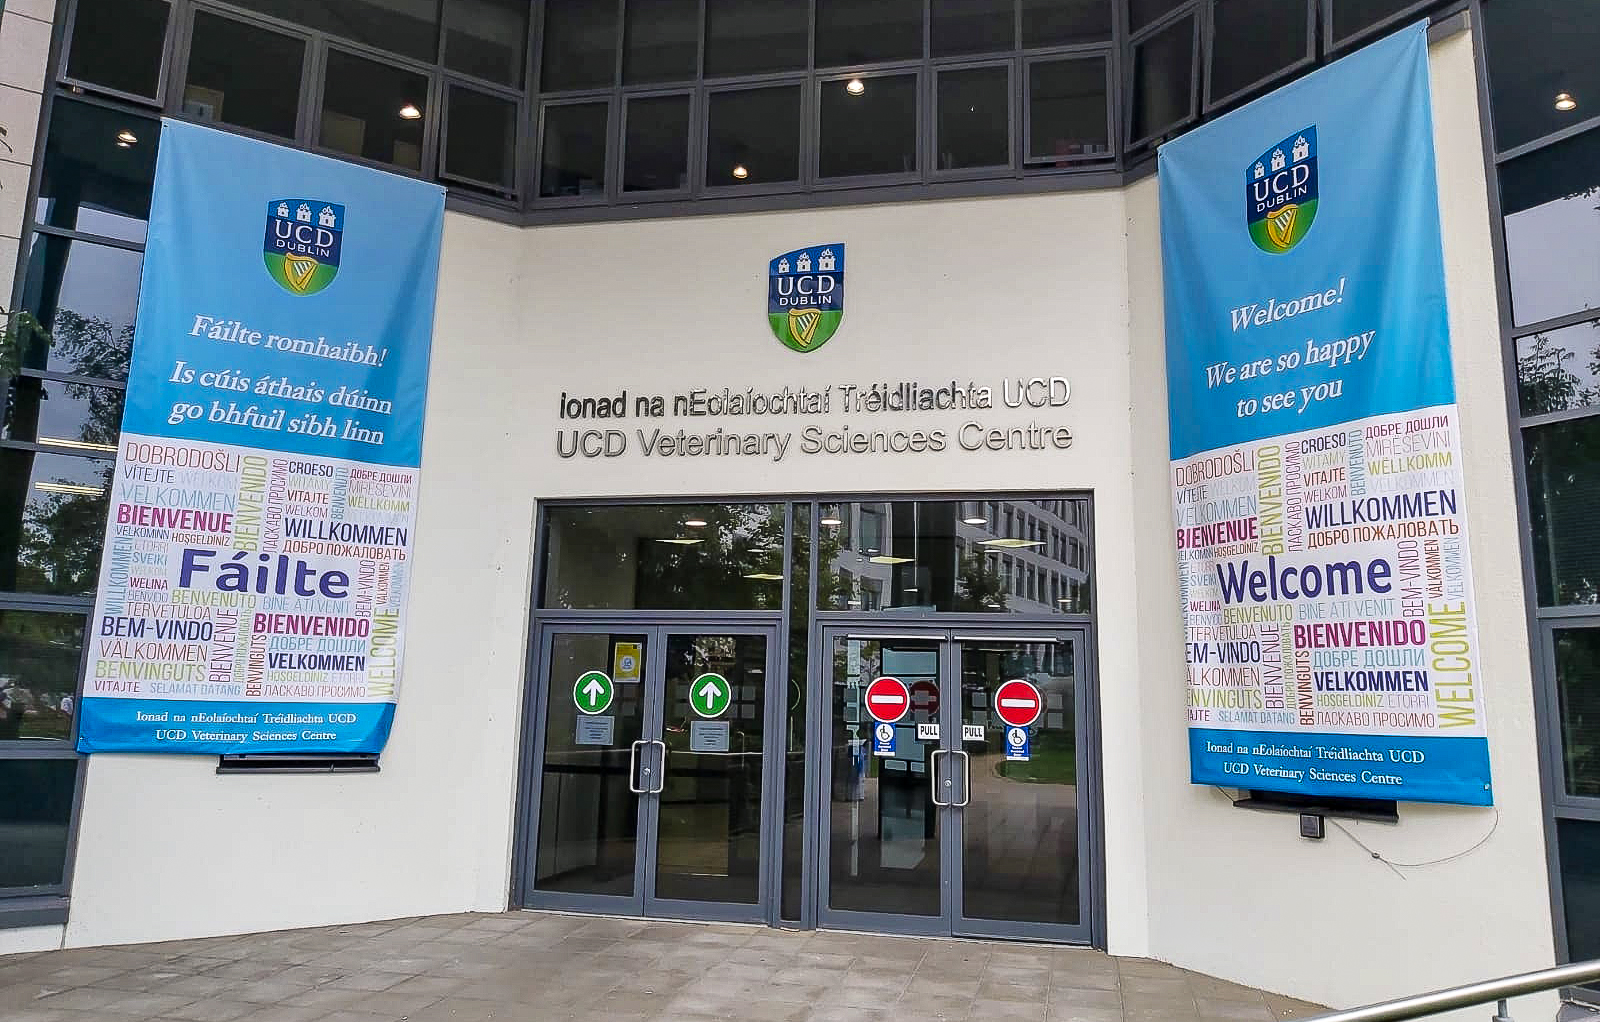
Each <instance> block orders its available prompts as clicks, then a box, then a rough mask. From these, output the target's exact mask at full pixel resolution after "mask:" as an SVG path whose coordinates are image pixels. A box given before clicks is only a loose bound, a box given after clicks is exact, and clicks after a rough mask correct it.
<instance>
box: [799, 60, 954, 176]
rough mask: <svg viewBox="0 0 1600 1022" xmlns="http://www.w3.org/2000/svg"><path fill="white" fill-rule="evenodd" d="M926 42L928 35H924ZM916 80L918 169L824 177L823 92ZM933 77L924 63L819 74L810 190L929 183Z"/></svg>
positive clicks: (814, 86)
mask: <svg viewBox="0 0 1600 1022" xmlns="http://www.w3.org/2000/svg"><path fill="white" fill-rule="evenodd" d="M923 39H924V42H926V39H927V33H926V31H924V33H923ZM908 75H910V76H912V77H913V78H914V80H913V82H912V92H911V94H912V96H914V97H915V101H916V104H917V106H916V110H915V111H913V125H912V130H913V136H912V137H913V138H914V139H915V140H916V147H917V160H916V162H917V165H916V169H914V170H912V171H910V172H909V173H908V172H905V171H901V172H898V173H888V174H851V175H842V176H838V177H823V176H822V150H823V139H822V90H823V89H824V88H826V87H827V86H829V85H832V84H835V83H838V82H848V81H850V80H851V79H854V78H859V79H861V81H862V82H863V83H866V84H868V85H869V87H870V83H871V82H872V80H873V79H877V78H904V77H906V76H908ZM930 77H932V75H931V74H929V73H927V64H926V63H924V62H920V61H918V62H911V61H901V62H898V63H895V64H874V65H871V66H870V70H861V71H829V72H827V73H817V74H813V75H812V79H811V82H812V84H811V95H812V103H811V115H812V120H811V130H810V132H809V134H810V136H811V138H813V139H814V140H815V144H814V145H813V146H812V147H811V153H810V157H811V160H810V165H809V166H808V167H806V171H807V173H808V174H809V176H810V180H811V190H812V191H816V192H830V191H844V190H848V189H853V188H877V187H884V186H894V185H911V184H921V183H924V182H925V181H926V180H927V174H928V131H929V128H928V106H929V103H928V97H927V89H928V85H927V79H928V78H930Z"/></svg>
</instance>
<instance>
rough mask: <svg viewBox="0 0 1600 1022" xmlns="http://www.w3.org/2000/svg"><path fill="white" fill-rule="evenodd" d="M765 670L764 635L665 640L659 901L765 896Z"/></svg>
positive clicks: (747, 901)
mask: <svg viewBox="0 0 1600 1022" xmlns="http://www.w3.org/2000/svg"><path fill="white" fill-rule="evenodd" d="M766 672H767V637H766V636H765V635H673V636H670V637H668V639H667V667H666V687H665V690H664V697H663V707H664V715H663V720H662V734H661V738H662V741H664V742H665V743H666V745H667V760H666V765H665V774H664V781H663V784H662V790H661V795H660V803H661V804H660V809H659V815H658V822H657V825H656V837H657V842H656V889H655V896H656V897H657V898H668V899H677V900H685V901H715V902H726V903H736V904H742V905H754V904H757V902H758V901H759V900H760V892H761V886H760V880H761V781H762V773H761V753H762V749H763V748H764V747H765V742H764V740H765V737H766V736H765V733H764V721H765V719H766V717H765V711H766V684H767V673H766Z"/></svg>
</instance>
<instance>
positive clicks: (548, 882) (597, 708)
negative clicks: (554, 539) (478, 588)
mask: <svg viewBox="0 0 1600 1022" xmlns="http://www.w3.org/2000/svg"><path fill="white" fill-rule="evenodd" d="M776 645H777V643H776V630H775V629H774V628H772V627H769V626H765V625H759V626H748V625H731V626H728V627H713V628H706V629H687V628H674V627H665V626H660V627H649V628H631V629H630V628H626V627H621V626H619V627H610V626H604V625H582V626H571V627H552V628H550V629H548V630H546V631H545V633H544V635H543V641H542V649H541V670H540V675H539V676H540V678H541V679H542V686H541V687H542V691H541V693H540V697H539V705H540V706H541V707H542V710H543V713H542V721H541V724H540V728H541V736H540V740H539V741H538V743H537V745H536V748H535V770H536V771H537V774H536V778H535V784H534V789H533V790H534V796H535V799H536V802H535V812H534V814H533V817H534V821H535V823H534V827H533V833H532V835H531V836H530V838H531V842H532V845H531V854H530V855H529V856H528V857H527V870H528V873H527V875H528V876H529V878H530V883H529V884H528V889H529V893H528V896H527V899H526V900H527V902H528V904H529V905H530V906H532V907H542V908H567V909H580V910H584V909H588V910H594V911H603V912H617V913H623V914H629V915H649V916H669V917H676V918H712V919H728V920H760V919H764V918H765V917H766V901H767V898H766V891H767V890H768V889H769V887H770V882H769V876H768V870H769V869H770V868H771V864H772V861H773V856H771V855H770V854H768V848H769V847H770V846H771V844H772V843H773V842H772V840H771V838H770V836H769V833H768V832H769V830H770V827H769V826H767V825H766V824H765V821H764V815H765V814H764V812H763V807H764V806H767V805H770V804H771V801H770V799H769V798H768V793H769V789H770V788H771V787H772V777H773V776H774V768H773V766H772V765H771V764H769V763H768V762H767V760H768V759H769V758H770V757H769V753H768V748H767V746H768V744H769V743H768V742H767V741H766V740H765V739H766V734H767V731H768V725H769V721H768V719H767V718H768V708H769V705H770V704H771V702H772V701H771V700H769V699H768V695H767V685H768V679H770V678H774V677H775V676H776V670H775V665H774V663H773V656H774V653H775V650H776Z"/></svg>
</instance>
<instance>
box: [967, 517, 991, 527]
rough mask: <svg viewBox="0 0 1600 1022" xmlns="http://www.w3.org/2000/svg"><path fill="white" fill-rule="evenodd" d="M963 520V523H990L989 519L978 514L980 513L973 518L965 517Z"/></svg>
mask: <svg viewBox="0 0 1600 1022" xmlns="http://www.w3.org/2000/svg"><path fill="white" fill-rule="evenodd" d="M961 521H962V523H963V524H966V525H988V524H989V519H987V518H983V517H981V516H978V515H973V516H972V517H971V518H963V519H961Z"/></svg>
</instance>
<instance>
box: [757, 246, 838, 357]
mask: <svg viewBox="0 0 1600 1022" xmlns="http://www.w3.org/2000/svg"><path fill="white" fill-rule="evenodd" d="M843 318H844V245H843V244H842V243H841V244H838V245H816V246H813V247H811V248H799V249H795V250H794V251H793V252H785V253H784V254H783V255H781V256H779V257H778V258H776V259H774V260H772V262H771V263H770V264H768V268H767V320H768V321H769V322H770V323H771V324H772V332H773V333H774V334H776V335H777V336H778V340H780V341H782V342H783V344H784V346H785V347H787V348H792V349H793V350H795V351H816V350H817V349H818V348H820V347H822V346H823V345H824V344H826V343H828V338H830V337H832V336H833V332H834V331H835V330H837V329H839V321H840V320H841V319H843Z"/></svg>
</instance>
